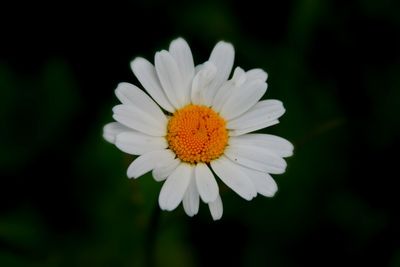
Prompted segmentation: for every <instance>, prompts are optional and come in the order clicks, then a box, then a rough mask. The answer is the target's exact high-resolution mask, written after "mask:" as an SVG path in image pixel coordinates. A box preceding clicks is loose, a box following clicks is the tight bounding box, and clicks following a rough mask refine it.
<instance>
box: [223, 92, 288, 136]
mask: <svg viewBox="0 0 400 267" xmlns="http://www.w3.org/2000/svg"><path fill="white" fill-rule="evenodd" d="M284 113H285V108H284V107H283V104H282V102H281V101H279V100H273V99H269V100H263V101H260V102H258V103H257V104H255V105H254V106H253V107H252V108H250V109H249V110H248V111H247V112H246V113H244V114H243V115H241V116H239V117H237V118H235V119H232V120H229V121H228V124H227V128H228V129H233V130H241V129H246V128H251V127H254V126H256V125H264V124H265V125H268V123H269V122H272V121H275V120H277V119H278V118H279V117H280V116H282V115H283V114H284ZM264 127H266V126H264ZM264 127H263V128H264ZM259 129H260V128H259ZM257 130H258V129H257Z"/></svg>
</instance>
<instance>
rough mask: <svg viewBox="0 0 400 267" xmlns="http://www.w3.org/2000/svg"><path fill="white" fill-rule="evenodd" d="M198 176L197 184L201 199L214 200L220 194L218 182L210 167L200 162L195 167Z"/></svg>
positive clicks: (205, 200) (207, 201)
mask: <svg viewBox="0 0 400 267" xmlns="http://www.w3.org/2000/svg"><path fill="white" fill-rule="evenodd" d="M194 172H195V177H196V185H197V189H198V191H199V194H200V196H201V199H202V200H203V201H204V202H205V203H209V202H211V201H214V200H215V199H216V198H217V196H218V194H219V190H218V184H217V181H215V178H214V175H213V174H212V172H211V170H210V168H208V167H207V165H206V164H204V163H198V164H197V165H196V167H195V169H194Z"/></svg>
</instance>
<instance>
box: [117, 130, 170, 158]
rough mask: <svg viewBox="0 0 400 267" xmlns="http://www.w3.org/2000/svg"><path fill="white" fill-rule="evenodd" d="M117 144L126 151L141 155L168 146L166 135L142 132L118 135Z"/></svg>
mask: <svg viewBox="0 0 400 267" xmlns="http://www.w3.org/2000/svg"><path fill="white" fill-rule="evenodd" d="M115 145H116V146H117V147H118V148H119V149H121V150H122V151H124V152H125V153H128V154H132V155H141V154H144V153H147V152H150V151H154V150H161V149H163V148H167V147H168V143H167V140H166V139H165V138H164V137H156V136H150V135H147V134H144V133H141V132H136V131H130V132H124V133H121V134H119V135H118V136H117V138H116V142H115Z"/></svg>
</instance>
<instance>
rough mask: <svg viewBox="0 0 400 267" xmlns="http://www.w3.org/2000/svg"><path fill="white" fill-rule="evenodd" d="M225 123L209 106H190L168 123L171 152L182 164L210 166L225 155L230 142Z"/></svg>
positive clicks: (175, 114)
mask: <svg viewBox="0 0 400 267" xmlns="http://www.w3.org/2000/svg"><path fill="white" fill-rule="evenodd" d="M225 126H226V122H225V120H224V119H223V118H222V117H221V116H219V115H218V114H217V113H216V112H215V111H214V110H212V109H211V108H209V107H206V106H198V105H187V106H185V107H183V108H181V109H179V110H177V111H175V113H174V114H173V115H172V117H171V118H170V120H169V122H168V133H167V140H168V144H169V148H170V149H172V150H173V151H174V152H175V154H176V155H177V156H178V158H180V159H181V160H182V161H185V162H188V163H193V164H195V163H198V162H204V163H209V162H210V161H212V160H213V159H216V158H218V157H219V156H221V155H222V153H223V152H224V150H225V147H226V145H227V142H228V131H227V130H226V127H225Z"/></svg>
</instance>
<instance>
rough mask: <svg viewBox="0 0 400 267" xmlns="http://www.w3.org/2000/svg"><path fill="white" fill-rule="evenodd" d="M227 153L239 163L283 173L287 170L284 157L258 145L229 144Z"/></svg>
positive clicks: (255, 168) (265, 170)
mask: <svg viewBox="0 0 400 267" xmlns="http://www.w3.org/2000/svg"><path fill="white" fill-rule="evenodd" d="M225 155H226V156H227V157H228V158H229V159H231V160H232V161H233V162H235V163H237V164H240V165H243V166H246V167H248V168H250V169H254V170H258V171H262V172H268V173H273V174H281V173H284V172H285V170H286V161H285V160H284V159H282V158H281V157H279V156H276V155H274V154H271V153H267V152H266V151H265V150H263V149H259V148H256V147H240V148H239V147H232V146H228V147H227V148H226V149H225Z"/></svg>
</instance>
